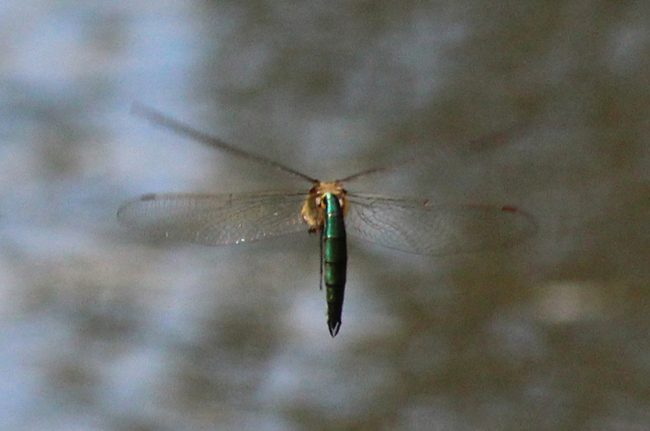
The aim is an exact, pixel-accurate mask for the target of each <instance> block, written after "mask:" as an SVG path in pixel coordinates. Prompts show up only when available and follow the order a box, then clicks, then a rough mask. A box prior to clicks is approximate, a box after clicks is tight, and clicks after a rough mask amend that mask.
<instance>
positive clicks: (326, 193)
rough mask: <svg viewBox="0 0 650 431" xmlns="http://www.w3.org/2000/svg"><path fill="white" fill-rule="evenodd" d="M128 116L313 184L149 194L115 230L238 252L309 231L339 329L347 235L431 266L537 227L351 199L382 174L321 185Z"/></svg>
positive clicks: (516, 213)
mask: <svg viewBox="0 0 650 431" xmlns="http://www.w3.org/2000/svg"><path fill="white" fill-rule="evenodd" d="M133 111H134V113H135V114H136V115H139V116H141V117H143V118H145V119H146V120H148V121H150V122H151V123H153V124H155V125H159V126H162V127H165V128H167V129H169V130H171V131H172V132H174V133H176V134H178V135H181V136H183V137H185V138H189V139H192V140H195V141H199V142H202V143H204V144H207V145H208V146H211V147H213V148H216V149H218V150H221V151H224V152H226V153H229V154H230V155H233V156H236V157H239V158H243V159H247V160H251V161H254V162H257V163H259V164H261V165H265V166H267V167H271V168H275V169H276V170H279V171H281V172H284V173H286V174H289V175H292V176H294V177H299V178H301V179H302V180H305V181H306V182H308V183H310V184H311V186H310V187H309V188H308V189H303V190H296V191H279V190H276V191H265V192H257V193H244V194H233V193H224V194H192V193H160V194H154V193H150V194H145V195H142V196H141V197H139V198H137V199H135V200H131V201H128V202H126V203H124V204H123V205H122V206H121V207H120V208H119V210H118V212H117V218H118V220H119V222H120V223H121V224H122V225H124V226H127V227H128V228H130V229H132V230H134V231H137V232H138V233H140V234H144V235H145V236H146V237H147V238H151V239H165V240H171V241H187V242H192V243H198V244H203V245H208V246H220V245H227V244H242V243H248V242H252V241H257V240H261V239H264V238H272V237H278V236H281V235H288V234H291V233H295V232H300V231H305V230H306V231H307V232H309V233H312V234H318V235H319V237H320V288H321V290H322V288H323V285H324V286H325V297H326V301H327V326H328V329H329V333H330V335H331V336H332V337H335V336H336V335H337V334H338V332H339V330H340V328H341V316H342V312H343V300H344V296H345V285H346V272H347V261H348V253H347V235H348V234H349V235H350V236H353V237H356V238H360V239H362V240H366V241H369V242H371V243H375V244H378V245H381V246H384V247H387V248H390V249H394V250H398V251H402V252H408V253H414V254H420V255H431V256H445V255H452V254H459V253H468V252H479V251H487V250H499V249H504V248H509V247H511V246H514V245H515V244H518V243H520V242H521V241H523V240H524V239H526V238H527V237H529V236H530V235H532V234H533V233H534V232H535V230H536V225H535V221H534V218H533V217H532V216H531V215H529V214H528V213H526V212H524V211H521V210H519V209H517V208H516V207H514V206H510V205H503V206H498V205H476V204H465V205H462V204H461V205H436V204H434V203H433V202H432V200H430V199H425V198H391V197H385V196H378V195H372V194H363V193H353V192H348V191H347V190H346V188H345V187H344V183H345V184H348V183H351V182H353V181H355V180H357V179H360V178H362V177H367V176H369V175H373V174H377V173H380V172H384V171H386V170H388V168H386V167H384V168H372V169H367V170H365V171H362V172H359V173H356V174H354V175H350V176H347V177H345V178H342V179H339V180H335V181H329V182H328V181H320V180H318V179H315V178H312V177H310V176H308V175H306V174H303V173H301V172H299V171H296V170H294V169H292V168H290V167H288V166H285V165H283V164H281V163H278V162H275V161H273V160H270V159H267V158H265V157H262V156H259V155H255V154H251V153H249V152H246V151H243V150H241V149H239V148H237V147H234V146H232V145H230V144H228V143H226V142H224V141H222V140H221V139H219V138H216V137H214V136H211V135H208V134H206V133H203V132H201V131H199V130H196V129H194V128H192V127H190V126H188V125H186V124H184V123H182V122H180V121H177V120H175V119H173V118H171V117H168V116H166V115H164V114H162V113H160V112H158V111H156V110H154V109H152V108H148V107H145V106H142V105H134V107H133Z"/></svg>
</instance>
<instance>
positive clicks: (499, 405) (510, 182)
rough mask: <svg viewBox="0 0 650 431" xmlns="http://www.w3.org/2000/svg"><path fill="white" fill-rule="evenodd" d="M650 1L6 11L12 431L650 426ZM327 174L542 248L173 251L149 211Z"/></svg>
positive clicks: (1, 260) (1, 141) (106, 5)
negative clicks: (327, 283)
mask: <svg viewBox="0 0 650 431" xmlns="http://www.w3.org/2000/svg"><path fill="white" fill-rule="evenodd" d="M649 21H650V3H648V2H643V1H636V2H633V1H629V2H622V1H597V0H569V1H563V2H548V1H534V0H533V1H526V2H519V1H507V0H502V1H481V0H474V1H463V0H461V1H458V0H456V1H410V0H404V1H400V2H396V1H385V0H377V1H373V0H350V1H318V0H309V1H306V2H293V1H286V0H258V1H241V0H238V1H233V0H212V1H208V0H203V1H198V0H197V1H181V0H161V1H157V2H149V1H142V0H130V1H113V2H105V1H73V0H54V1H52V0H50V1H42V0H28V1H17V0H5V1H2V2H0V180H1V183H2V186H1V187H0V295H1V296H0V298H1V300H0V325H1V326H0V328H1V331H0V429H3V430H4V429H7V430H16V431H22V430H51V431H53V430H66V431H67V430H84V431H85V430H93V431H94V430H120V431H122V430H123V431H145V430H146V431H153V430H165V431H166V430H205V429H228V430H250V429H261V430H273V431H276V430H277V431H284V430H352V429H354V430H431V429H436V430H455V431H456V430H521V429H538V430H576V429H588V430H632V429H634V430H642V429H650V336H649V330H650V324H649V323H650V319H649V317H648V313H649V312H650V290H649V289H648V283H649V281H650V265H648V259H647V258H648V255H649V253H650V237H649V234H648V232H649V231H650V222H649V220H648V219H649V217H648V216H649V209H650V208H649V203H650V202H649V199H648V196H649V192H650V187H649V185H650V167H649V162H650V148H649V146H648V140H649V132H650V121H649V118H650V117H649V111H650V99H649V96H650V76H649V73H650V72H649V71H650V31H649V27H650V22H649ZM136 101H137V102H141V103H144V104H146V105H148V106H152V107H154V108H156V109H158V110H161V111H163V112H165V113H166V114H168V115H170V116H172V117H174V118H177V119H179V120H181V121H183V122H186V123H188V124H191V125H192V126H194V127H196V128H198V129H200V130H202V131H205V132H209V133H212V134H214V135H216V136H219V137H221V138H223V139H224V140H226V141H228V142H230V143H232V144H234V145H236V146H238V147H239V148H242V149H245V150H248V151H251V152H254V153H256V154H260V155H263V156H266V157H269V158H271V159H273V160H276V161H279V162H281V163H283V164H286V165H289V166H291V167H293V168H294V169H297V170H300V171H302V172H304V173H306V174H308V175H310V176H314V177H317V178H320V179H323V180H332V179H335V178H341V177H345V176H347V175H351V174H353V173H356V172H358V171H362V170H364V169H367V168H370V167H373V166H382V165H389V164H390V163H391V162H393V161H395V160H400V159H404V158H408V157H414V156H415V157H421V158H422V160H423V161H425V160H426V163H421V164H419V165H417V166H409V167H408V169H402V170H399V169H398V170H396V171H395V172H393V173H391V174H389V175H388V174H387V175H377V176H372V177H368V178H365V179H364V180H359V181H358V182H355V183H354V184H350V185H349V190H350V191H367V192H373V193H381V194H385V195H388V196H426V197H428V198H430V199H432V201H435V202H438V203H442V204H450V205H451V204H466V203H481V204H494V205H510V206H515V207H517V208H519V209H521V210H524V211H526V212H528V213H529V214H532V215H533V216H534V218H535V220H536V223H537V226H538V230H537V233H536V234H535V235H534V236H532V237H531V238H528V240H526V241H524V242H522V243H521V244H519V245H517V246H515V247H512V248H509V249H506V250H501V251H493V252H484V253H474V254H466V255H455V256H447V257H440V258H431V257H425V256H417V255H409V254H405V253H399V252H395V251H391V250H387V249H383V248H381V247H378V246H374V245H371V244H366V243H363V242H355V241H354V240H351V241H350V246H349V252H350V260H349V278H348V285H347V297H346V303H345V310H344V315H343V326H342V329H341V332H340V334H339V335H338V336H337V337H336V338H335V339H332V338H331V337H330V336H329V334H328V331H327V327H326V319H325V301H324V293H323V292H321V291H319V290H318V284H319V280H318V279H319V275H318V271H319V260H318V259H319V257H318V239H317V238H316V237H310V236H309V235H307V234H306V233H305V234H297V235H291V236H288V237H283V238H278V239H272V240H267V241H262V242H257V243H253V244H245V245H239V246H229V247H214V248H211V247H202V246H197V245H187V244H153V243H146V242H142V241H137V240H135V239H133V238H132V237H131V236H132V235H131V234H130V233H129V232H128V231H125V230H123V229H122V228H120V227H119V226H118V225H117V222H116V219H115V213H116V211H117V208H118V207H119V205H120V204H121V203H122V202H123V201H126V200H129V199H132V198H135V197H137V196H138V195H140V194H143V193H149V192H213V193H220V192H221V193H223V192H252V191H260V190H273V189H296V188H297V189H298V190H300V189H301V188H305V191H306V190H307V188H308V187H306V185H305V184H303V183H300V181H295V180H294V179H292V178H291V177H289V176H287V175H283V174H282V173H278V172H276V171H273V170H269V169H267V168H263V167H260V166H257V165H255V164H252V163H250V162H245V161H240V160H237V159H234V158H232V157H230V156H228V155H226V154H221V153H219V152H217V151H215V150H212V149H210V148H206V147H204V146H202V145H201V144H199V143H195V142H191V141H188V140H185V139H183V138H179V137H178V136H176V135H174V134H172V133H170V132H168V131H166V130H163V129H161V128H160V127H155V126H153V127H152V125H151V124H149V123H148V122H147V121H145V120H143V119H141V118H138V117H137V116H133V115H131V114H130V108H131V105H132V103H133V102H136Z"/></svg>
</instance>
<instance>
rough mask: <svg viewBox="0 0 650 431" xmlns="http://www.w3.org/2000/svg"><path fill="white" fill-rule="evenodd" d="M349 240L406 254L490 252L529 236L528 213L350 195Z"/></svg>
mask: <svg viewBox="0 0 650 431" xmlns="http://www.w3.org/2000/svg"><path fill="white" fill-rule="evenodd" d="M348 198H349V200H350V208H349V210H348V216H347V219H346V230H347V232H348V233H349V234H350V235H353V236H356V237H358V238H361V239H364V240H366V241H369V242H373V243H375V244H379V245H382V246H385V247H389V248H392V249H396V250H401V251H405V252H409V253H416V254H428V255H446V254H455V253H464V252H476V251H481V250H494V249H501V248H507V247H509V246H512V245H515V244H517V243H519V242H521V241H522V240H524V239H525V238H527V237H529V236H531V235H533V234H534V233H535V232H536V230H537V226H536V224H535V221H534V219H533V218H532V216H530V215H529V214H527V213H525V212H522V211H519V210H517V209H516V208H513V207H499V206H487V205H458V206H453V205H451V206H445V205H440V206H439V205H431V204H430V203H429V201H427V200H426V199H391V198H384V197H378V196H371V195H356V194H348Z"/></svg>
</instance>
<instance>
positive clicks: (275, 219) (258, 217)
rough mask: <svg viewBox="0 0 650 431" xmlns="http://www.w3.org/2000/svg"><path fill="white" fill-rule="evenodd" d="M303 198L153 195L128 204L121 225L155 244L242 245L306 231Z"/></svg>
mask: <svg viewBox="0 0 650 431" xmlns="http://www.w3.org/2000/svg"><path fill="white" fill-rule="evenodd" d="M304 200H305V193H304V192H289V193H286V192H271V193H255V194H241V195H237V194H221V195H199V194H149V195H144V196H142V197H141V198H140V199H137V200H133V201H130V202H127V203H125V204H124V205H123V206H122V207H121V208H120V209H119V210H118V212H117V218H118V220H119V221H120V223H121V224H123V225H125V226H127V227H129V228H132V229H134V230H135V231H137V232H139V233H142V234H144V235H145V236H146V237H148V238H151V239H169V240H174V241H190V242H196V243H200V244H205V245H222V244H238V243H241V242H245V241H256V240H259V239H263V238H268V237H274V236H280V235H286V234H289V233H293V232H298V231H300V230H306V229H307V226H306V225H305V223H304V221H303V219H302V216H301V213H300V210H301V205H302V203H303V201H304Z"/></svg>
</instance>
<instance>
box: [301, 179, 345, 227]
mask: <svg viewBox="0 0 650 431" xmlns="http://www.w3.org/2000/svg"><path fill="white" fill-rule="evenodd" d="M347 193H348V192H347V191H346V190H345V189H344V188H343V183H341V182H340V181H332V182H329V183H327V182H318V183H316V184H315V185H314V187H312V188H311V190H309V194H308V195H307V198H306V199H305V203H304V204H303V206H302V218H303V219H304V220H305V223H307V224H308V225H309V232H320V230H321V229H322V228H323V225H324V224H325V218H326V216H327V208H326V206H325V200H324V199H323V196H325V195H327V194H331V195H334V196H336V197H337V198H338V200H339V204H340V205H341V208H342V209H343V216H344V217H345V216H346V215H347V213H348V198H347Z"/></svg>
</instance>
